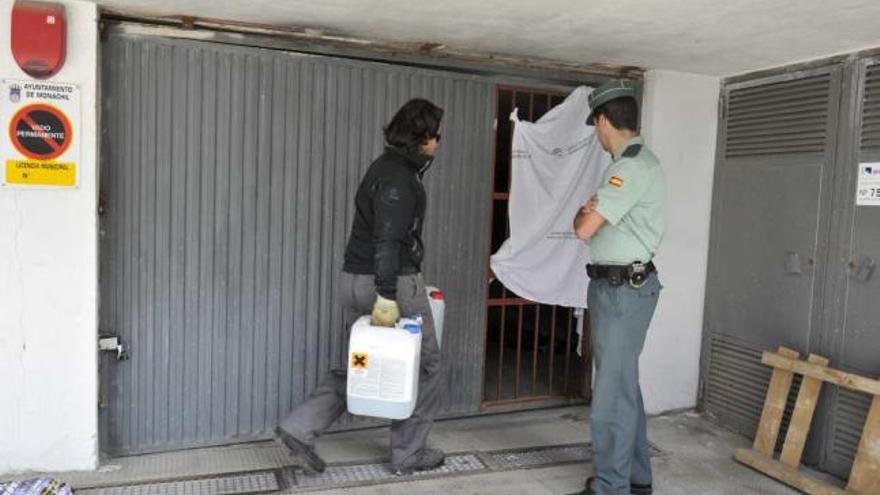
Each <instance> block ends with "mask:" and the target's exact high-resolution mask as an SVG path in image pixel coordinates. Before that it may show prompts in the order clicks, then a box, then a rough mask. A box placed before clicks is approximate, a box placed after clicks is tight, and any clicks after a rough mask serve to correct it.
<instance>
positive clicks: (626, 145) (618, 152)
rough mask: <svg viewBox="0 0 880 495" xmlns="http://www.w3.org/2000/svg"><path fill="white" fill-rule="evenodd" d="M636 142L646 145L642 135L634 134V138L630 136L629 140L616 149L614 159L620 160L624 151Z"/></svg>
mask: <svg viewBox="0 0 880 495" xmlns="http://www.w3.org/2000/svg"><path fill="white" fill-rule="evenodd" d="M634 144H641V145H642V146H644V144H645V139H644V138H642V136H633V137H632V138H630V140H629V141H627V142H625V143H623V144H622V145H620V147H619V148H617V149H616V150H614V153H612V154H611V156H612V157H613V158H614V161H617V160H620V156H621V155H622V154H623V152H624V151H626V149H627V148H629V147H630V146H632V145H634Z"/></svg>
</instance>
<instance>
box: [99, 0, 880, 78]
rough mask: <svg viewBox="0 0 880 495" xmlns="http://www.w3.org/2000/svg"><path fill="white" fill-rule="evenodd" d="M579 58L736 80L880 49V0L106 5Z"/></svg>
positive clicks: (134, 0) (230, 0)
mask: <svg viewBox="0 0 880 495" xmlns="http://www.w3.org/2000/svg"><path fill="white" fill-rule="evenodd" d="M97 1H98V3H99V4H101V5H102V6H105V7H109V8H112V9H118V10H125V11H128V12H136V13H140V14H148V15H186V16H196V17H206V18H216V19H229V20H235V21H247V22H256V23H265V24H271V25H275V26H285V27H299V28H314V29H319V30H323V31H324V32H325V33H327V34H334V35H343V36H351V37H357V38H365V39H370V40H379V41H404V42H433V43H440V44H444V45H446V46H448V47H450V48H454V49H457V50H468V51H471V50H472V51H475V52H481V53H487V54H488V53H492V54H504V55H515V56H524V57H536V58H543V59H553V60H558V61H564V62H574V63H583V64H588V63H607V64H615V65H635V66H640V67H644V68H647V69H668V70H677V71H684V72H694V73H701V74H712V75H732V74H738V73H742V72H747V71H751V70H757V69H763V68H769V67H775V66H779V65H784V64H788V63H792V62H799V61H803V60H809V59H813V58H819V57H823V56H826V55H833V54H838V53H844V52H848V51H855V50H859V49H862V48H869V47H876V46H880V24H878V19H880V0H831V1H829V0H666V1H661V0H607V1H591V0H537V1H524V0H442V1H431V2H417V1H412V0H97Z"/></svg>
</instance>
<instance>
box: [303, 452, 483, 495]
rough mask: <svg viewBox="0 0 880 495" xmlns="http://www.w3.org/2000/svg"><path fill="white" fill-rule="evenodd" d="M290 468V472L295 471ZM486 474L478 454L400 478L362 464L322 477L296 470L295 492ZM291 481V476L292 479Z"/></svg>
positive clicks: (456, 457)
mask: <svg viewBox="0 0 880 495" xmlns="http://www.w3.org/2000/svg"><path fill="white" fill-rule="evenodd" d="M293 470H294V468H290V469H289V471H293ZM484 470H486V465H485V464H484V463H483V461H481V460H480V458H479V457H477V456H476V455H475V454H461V455H450V456H448V457H447V458H446V463H445V464H444V465H443V466H442V467H440V468H438V469H434V470H431V471H422V472H419V473H415V474H413V475H411V476H397V475H395V474H393V473H392V472H391V470H390V469H389V467H388V464H386V463H372V464H358V465H351V466H330V467H328V468H327V470H326V471H324V472H323V473H321V474H307V473H304V472H303V471H300V470H296V471H295V473H288V474H293V476H292V478H293V480H294V481H293V483H292V485H293V486H291V488H292V489H294V490H296V489H299V488H329V487H337V488H338V487H343V486H351V485H360V484H373V483H377V482H396V481H411V480H413V479H414V478H415V479H417V478H426V477H443V476H455V475H459V474H465V473H474V472H478V471H484ZM290 478H291V477H290V476H288V479H290Z"/></svg>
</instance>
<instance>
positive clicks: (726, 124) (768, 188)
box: [702, 55, 880, 476]
mask: <svg viewBox="0 0 880 495" xmlns="http://www.w3.org/2000/svg"><path fill="white" fill-rule="evenodd" d="M877 62H878V60H877V58H876V55H873V56H869V55H853V56H850V57H843V58H839V59H835V60H831V61H829V62H826V63H824V64H818V65H813V66H811V67H804V68H798V67H793V68H786V69H785V70H780V71H779V72H780V73H779V74H777V75H769V76H767V75H765V76H760V77H748V76H745V77H743V78H738V79H737V80H735V81H732V82H728V83H727V84H726V85H725V87H724V90H723V93H722V97H723V105H722V106H723V114H722V116H721V126H720V136H719V156H718V166H717V170H716V181H715V199H714V205H713V220H712V244H711V246H712V247H711V253H710V265H709V282H708V291H707V306H706V323H705V331H706V333H705V338H704V353H703V376H702V382H703V387H702V404H703V406H704V407H705V409H706V410H707V411H708V412H710V413H711V414H713V415H715V416H716V417H717V418H718V419H719V420H720V421H722V422H723V423H725V424H727V425H729V426H732V427H734V428H736V429H738V430H740V431H742V432H743V433H745V434H748V435H752V434H754V432H755V427H756V424H757V421H758V418H759V416H760V414H761V408H762V404H763V398H764V393H765V392H766V387H767V384H768V382H769V376H770V370H769V368H767V367H765V366H763V365H762V364H760V357H761V355H760V353H761V351H762V350H766V349H775V348H776V347H778V346H780V345H784V346H787V347H790V348H793V349H795V350H797V351H799V352H801V353H802V354H806V353H810V352H814V353H817V354H820V355H824V356H828V357H830V359H831V364H832V365H833V366H835V367H837V368H842V369H845V370H847V371H853V372H856V373H859V374H862V375H867V376H880V360H878V359H877V356H880V305H878V304H877V301H878V300H880V280H878V277H877V276H876V275H875V274H874V271H875V267H876V262H877V260H878V259H880V206H867V205H857V204H856V197H857V194H858V193H859V175H860V174H864V173H865V170H866V169H871V168H873V164H874V163H876V162H880V65H878V64H877ZM797 388H798V387H797V384H795V386H794V387H792V398H793V396H794V394H796V393H797ZM791 402H792V401H791V400H790V403H789V411H790V408H791V405H792V404H791ZM868 406H869V404H868V401H867V400H866V399H865V398H862V397H861V396H860V395H859V394H855V393H850V392H847V391H838V390H835V389H834V388H831V387H829V388H828V389H827V390H825V391H824V392H823V395H822V397H821V398H820V409H819V413H818V414H817V417H816V419H815V422H816V423H815V425H816V426H815V427H814V428H813V429H812V430H811V431H812V432H813V434H812V437H811V438H810V439H809V444H808V449H807V458H806V459H807V461H808V462H810V463H813V464H816V465H818V466H819V467H821V468H823V469H825V470H827V471H829V472H832V473H834V474H837V475H839V476H846V475H847V474H848V472H849V470H850V467H851V465H852V461H853V457H854V453H855V450H856V447H857V445H858V441H859V437H860V434H861V431H862V427H863V425H864V423H865V417H866V413H867V408H868ZM787 421H788V414H787V415H786V417H785V421H784V423H783V427H785V424H786V422H787ZM782 437H783V435H780V438H782Z"/></svg>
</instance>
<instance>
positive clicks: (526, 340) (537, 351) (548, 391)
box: [483, 87, 592, 408]
mask: <svg viewBox="0 0 880 495" xmlns="http://www.w3.org/2000/svg"><path fill="white" fill-rule="evenodd" d="M565 97H566V94H565V93H560V92H557V91H541V90H535V89H528V88H515V87H499V88H498V90H497V98H498V104H497V107H496V108H497V110H496V119H497V122H498V125H497V126H496V130H495V161H494V167H493V169H494V174H493V175H494V179H493V189H492V236H491V252H492V253H495V252H497V251H498V249H499V248H500V247H501V245H502V243H503V242H504V241H505V240H506V239H507V238H508V236H509V235H510V222H509V218H508V214H507V212H508V203H509V200H510V181H511V147H512V145H513V124H512V123H511V122H510V120H509V118H508V116H509V115H510V114H511V112H512V111H513V109H514V108H517V109H518V112H519V117H520V119H521V120H524V121H529V122H535V121H537V120H538V119H540V118H541V117H542V116H543V115H544V114H545V113H547V111H549V110H550V109H551V108H553V107H555V106H556V105H558V104H560V103H562V102H563V101H564V100H565ZM488 293H489V294H488V296H489V297H488V301H487V311H488V313H487V319H486V358H485V359H486V361H485V362H486V367H485V370H484V373H483V375H484V385H483V407H484V408H493V407H498V406H512V405H515V404H524V403H538V402H548V401H558V400H567V399H583V398H584V397H585V396H587V395H588V394H589V383H590V380H589V374H590V371H591V367H590V364H591V362H592V361H591V359H590V353H589V349H588V346H587V345H586V343H587V342H588V341H589V339H588V338H585V339H584V340H583V342H582V344H583V345H584V347H583V349H581V350H582V351H583V352H581V354H582V355H583V357H581V355H579V353H578V351H579V349H578V345H579V344H581V342H579V340H578V334H577V330H578V329H577V326H578V325H579V324H580V323H579V321H578V319H577V318H576V315H575V310H574V309H573V308H564V307H558V306H549V305H546V304H539V303H536V302H534V301H530V300H528V299H524V298H522V297H520V296H519V295H517V294H515V293H513V292H512V291H510V290H509V289H507V288H506V287H505V286H504V285H503V284H502V283H501V282H500V281H499V280H497V279H494V280H492V281H491V282H490V283H489V290H488ZM585 335H587V334H586V333H585Z"/></svg>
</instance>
